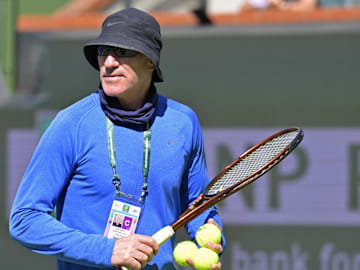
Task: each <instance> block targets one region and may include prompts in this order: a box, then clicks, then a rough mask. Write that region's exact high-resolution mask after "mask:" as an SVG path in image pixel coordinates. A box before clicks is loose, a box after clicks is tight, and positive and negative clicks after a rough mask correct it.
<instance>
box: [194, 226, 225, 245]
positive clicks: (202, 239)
mask: <svg viewBox="0 0 360 270" xmlns="http://www.w3.org/2000/svg"><path fill="white" fill-rule="evenodd" d="M195 240H196V242H197V243H198V244H199V245H200V246H202V247H204V246H205V245H206V242H214V243H216V244H220V242H221V230H220V229H219V227H218V226H216V225H215V224H212V223H205V224H204V225H202V226H201V227H200V228H199V229H198V230H197V232H196V235H195Z"/></svg>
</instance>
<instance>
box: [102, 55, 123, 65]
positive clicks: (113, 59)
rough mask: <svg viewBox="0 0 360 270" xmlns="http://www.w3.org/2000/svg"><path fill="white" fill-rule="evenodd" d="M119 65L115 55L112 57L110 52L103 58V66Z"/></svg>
mask: <svg viewBox="0 0 360 270" xmlns="http://www.w3.org/2000/svg"><path fill="white" fill-rule="evenodd" d="M119 64H120V62H119V60H118V59H117V58H116V57H115V55H113V53H112V52H110V53H109V54H108V55H107V56H106V58H105V62H104V65H105V66H106V67H116V66H118V65H119Z"/></svg>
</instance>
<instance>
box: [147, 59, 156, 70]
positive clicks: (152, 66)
mask: <svg viewBox="0 0 360 270" xmlns="http://www.w3.org/2000/svg"><path fill="white" fill-rule="evenodd" d="M146 65H147V67H148V69H150V70H154V69H155V66H154V64H153V63H152V62H151V60H148V61H147V63H146Z"/></svg>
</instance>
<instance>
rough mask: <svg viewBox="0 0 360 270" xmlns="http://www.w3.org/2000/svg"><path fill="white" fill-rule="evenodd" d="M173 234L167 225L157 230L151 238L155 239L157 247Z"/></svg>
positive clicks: (172, 230)
mask: <svg viewBox="0 0 360 270" xmlns="http://www.w3.org/2000/svg"><path fill="white" fill-rule="evenodd" d="M174 234H175V231H174V229H173V228H172V227H171V226H170V225H169V226H166V227H164V228H162V229H160V230H158V231H157V232H156V233H154V234H153V235H152V237H153V238H154V239H155V241H156V243H158V245H159V246H161V245H162V244H164V243H165V242H166V241H167V240H168V239H169V238H170V237H171V236H173V235H174Z"/></svg>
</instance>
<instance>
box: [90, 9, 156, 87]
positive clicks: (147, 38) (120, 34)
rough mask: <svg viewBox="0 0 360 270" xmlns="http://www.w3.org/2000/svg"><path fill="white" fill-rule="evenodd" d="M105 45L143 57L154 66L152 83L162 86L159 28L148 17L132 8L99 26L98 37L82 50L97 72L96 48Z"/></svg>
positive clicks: (151, 17) (151, 18) (146, 14)
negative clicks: (127, 50) (158, 83)
mask: <svg viewBox="0 0 360 270" xmlns="http://www.w3.org/2000/svg"><path fill="white" fill-rule="evenodd" d="M99 45H108V46H114V47H119V48H124V49H130V50H135V51H138V52H141V53H142V54H144V55H145V56H146V57H147V58H149V59H150V60H151V62H152V63H153V64H154V66H155V71H154V73H153V81H154V82H162V81H163V76H162V73H161V70H160V67H159V64H160V51H161V48H162V41H161V33H160V25H159V23H158V22H157V21H156V19H155V18H154V17H153V16H151V15H150V14H148V13H146V12H143V11H141V10H138V9H136V8H127V9H124V10H121V11H118V12H115V13H113V14H111V15H109V16H108V17H107V18H106V19H105V21H104V22H103V24H102V28H101V33H100V35H99V37H98V38H97V39H95V40H93V41H91V42H89V43H87V44H86V45H85V46H84V54H85V57H86V59H87V60H88V61H89V63H90V64H91V65H92V66H93V67H94V68H95V69H97V70H99V64H98V61H97V47H98V46H99Z"/></svg>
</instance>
